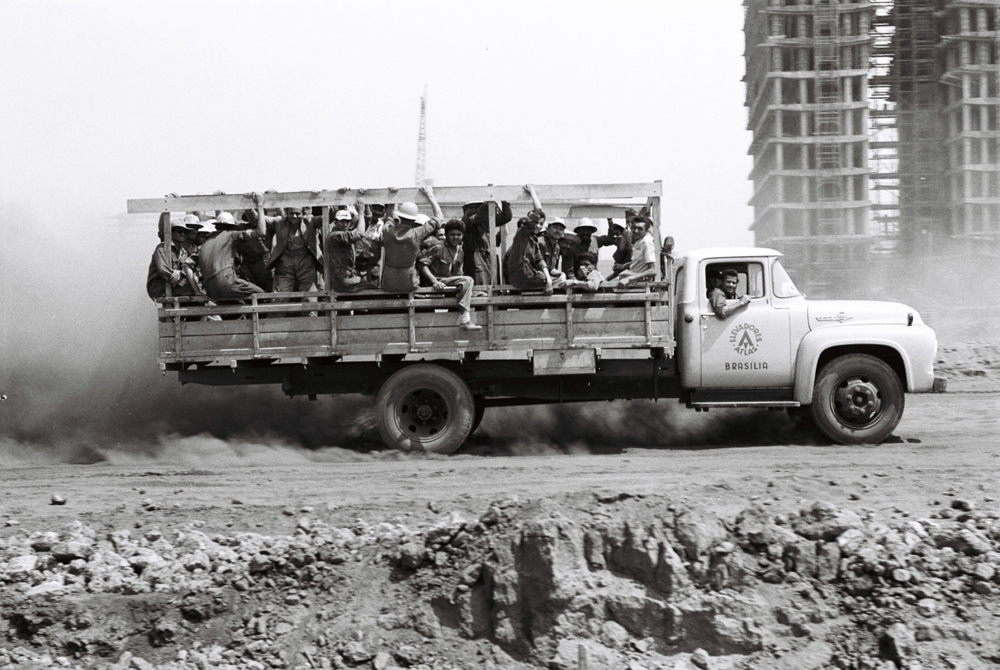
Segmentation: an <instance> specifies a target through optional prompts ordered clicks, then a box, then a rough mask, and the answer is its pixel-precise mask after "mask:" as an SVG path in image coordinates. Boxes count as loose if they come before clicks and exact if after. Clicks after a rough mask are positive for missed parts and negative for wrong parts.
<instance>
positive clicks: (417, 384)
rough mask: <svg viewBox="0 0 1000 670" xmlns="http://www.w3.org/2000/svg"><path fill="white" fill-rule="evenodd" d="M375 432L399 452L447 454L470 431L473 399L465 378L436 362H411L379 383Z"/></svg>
mask: <svg viewBox="0 0 1000 670" xmlns="http://www.w3.org/2000/svg"><path fill="white" fill-rule="evenodd" d="M376 407H377V412H378V432H379V435H380V436H381V437H382V441H383V442H385V443H386V445H388V446H390V447H393V448H394V449H399V450H400V451H417V452H420V451H422V452H427V453H433V454H450V453H452V452H453V451H455V450H456V449H458V448H459V447H461V446H462V444H463V443H464V442H465V440H466V438H467V437H468V436H469V433H471V432H472V425H473V420H474V418H475V410H476V408H475V402H474V401H473V399H472V393H471V392H470V391H469V387H468V386H466V384H465V382H463V381H462V379H461V378H460V377H459V376H458V375H456V374H455V373H454V372H452V371H450V370H448V369H446V368H443V367H441V366H438V365H427V364H419V365H410V366H407V367H405V368H403V369H402V370H399V371H398V372H396V373H395V374H393V375H392V376H391V377H389V380H388V381H387V382H386V383H385V384H384V385H383V386H382V389H381V390H380V391H379V393H378V399H377V401H376Z"/></svg>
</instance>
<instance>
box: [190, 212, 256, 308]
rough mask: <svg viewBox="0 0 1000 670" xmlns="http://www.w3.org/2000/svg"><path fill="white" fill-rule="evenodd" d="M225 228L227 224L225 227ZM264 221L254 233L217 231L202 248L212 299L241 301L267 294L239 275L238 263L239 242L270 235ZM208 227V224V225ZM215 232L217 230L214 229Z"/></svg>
mask: <svg viewBox="0 0 1000 670" xmlns="http://www.w3.org/2000/svg"><path fill="white" fill-rule="evenodd" d="M223 225H225V224H223ZM265 225H266V224H265V223H264V221H263V220H260V221H258V222H257V227H256V228H255V229H254V230H252V231H251V230H223V231H214V232H212V233H211V234H210V236H209V238H208V240H207V241H206V242H205V244H204V245H202V247H201V253H200V254H199V255H198V266H199V267H200V268H201V276H202V281H203V282H204V285H205V293H206V294H207V295H208V297H209V298H211V299H212V300H239V299H241V298H246V297H247V296H250V295H253V294H254V293H263V292H264V289H262V288H261V287H259V286H257V285H256V284H251V283H250V282H248V281H246V280H245V279H240V278H239V276H237V274H236V270H235V267H234V266H235V265H236V263H237V253H238V252H237V250H236V242H237V241H239V240H244V239H248V238H250V237H254V236H256V237H263V236H264V234H265V233H266V228H265ZM205 226H206V228H207V227H208V222H205ZM213 230H214V228H213Z"/></svg>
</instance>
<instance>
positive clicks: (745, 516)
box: [735, 503, 784, 546]
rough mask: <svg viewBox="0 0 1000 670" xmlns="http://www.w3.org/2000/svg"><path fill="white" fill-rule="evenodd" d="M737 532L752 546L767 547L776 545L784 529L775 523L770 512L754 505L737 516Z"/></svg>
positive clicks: (758, 505)
mask: <svg viewBox="0 0 1000 670" xmlns="http://www.w3.org/2000/svg"><path fill="white" fill-rule="evenodd" d="M735 530H736V534H737V535H738V536H739V537H742V538H744V539H745V540H746V541H747V542H749V543H750V544H755V545H758V546H765V545H769V544H772V543H774V541H775V537H776V535H779V534H780V533H779V531H781V530H784V529H782V528H780V527H779V526H778V525H777V524H775V523H774V520H773V518H772V516H771V513H770V512H769V511H767V510H766V509H765V508H764V507H763V506H762V505H760V504H758V503H754V504H753V505H750V506H749V507H747V508H746V509H744V510H743V511H742V512H740V513H739V514H737V515H736V526H735Z"/></svg>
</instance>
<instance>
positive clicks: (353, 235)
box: [325, 209, 378, 293]
mask: <svg viewBox="0 0 1000 670" xmlns="http://www.w3.org/2000/svg"><path fill="white" fill-rule="evenodd" d="M362 216H364V214H362ZM352 220H353V217H352V216H351V213H350V212H349V211H348V210H346V209H340V210H337V213H336V214H334V215H333V232H332V233H330V235H329V236H328V237H327V238H326V247H325V249H326V253H327V254H329V256H328V257H329V259H330V260H329V262H330V283H331V284H333V290H334V291H337V292H338V293H353V292H355V291H363V290H365V289H372V288H378V287H377V286H376V285H375V284H374V283H373V282H370V281H366V280H364V279H362V278H361V276H360V275H359V274H358V270H357V246H356V245H357V243H358V242H360V241H362V240H364V239H365V233H363V232H361V230H360V229H358V228H355V229H354V230H351V221H352Z"/></svg>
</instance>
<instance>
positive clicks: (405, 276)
mask: <svg viewBox="0 0 1000 670" xmlns="http://www.w3.org/2000/svg"><path fill="white" fill-rule="evenodd" d="M396 216H397V217H398V218H399V221H398V222H396V223H395V224H393V225H391V226H388V227H386V229H385V230H384V231H383V232H382V247H383V249H384V250H385V267H384V268H382V290H384V291H392V292H398V293H410V292H412V291H415V290H416V289H417V288H419V287H420V276H419V275H418V274H417V267H416V265H417V256H418V255H419V253H420V243H421V242H423V241H424V238H425V237H427V236H428V235H433V234H434V233H436V232H437V229H438V228H440V227H441V223H440V222H438V221H437V220H436V219H427V221H425V222H424V223H418V222H417V217H418V216H420V210H419V209H417V204H416V203H415V202H404V203H403V204H401V205H400V206H399V207H398V208H396Z"/></svg>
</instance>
